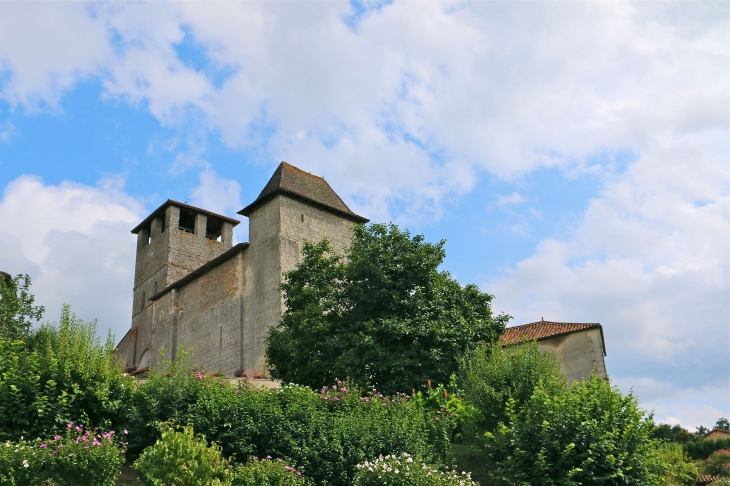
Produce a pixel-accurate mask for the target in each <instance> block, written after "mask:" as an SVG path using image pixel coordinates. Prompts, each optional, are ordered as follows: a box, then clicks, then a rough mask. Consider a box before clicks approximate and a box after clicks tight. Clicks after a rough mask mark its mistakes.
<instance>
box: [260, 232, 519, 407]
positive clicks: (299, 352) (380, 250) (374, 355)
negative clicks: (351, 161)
mask: <svg viewBox="0 0 730 486" xmlns="http://www.w3.org/2000/svg"><path fill="white" fill-rule="evenodd" d="M444 243H445V242H444V241H440V242H439V243H437V244H432V243H427V242H425V241H424V238H423V236H422V235H417V236H414V237H411V235H410V233H409V232H408V231H401V230H399V229H398V227H397V226H395V225H393V224H391V225H382V224H373V225H370V226H358V227H356V228H355V230H354V232H353V237H352V243H351V246H350V248H349V249H348V250H347V251H346V255H345V257H344V258H342V257H340V256H339V255H337V254H335V253H334V252H333V251H332V248H331V246H330V243H329V242H328V241H326V240H324V241H321V242H319V243H316V244H313V243H305V244H304V249H303V260H302V263H301V264H299V265H298V266H297V268H296V269H295V270H292V271H290V272H288V273H286V274H285V282H284V284H282V286H281V288H282V290H283V292H284V299H285V302H286V306H287V310H286V312H285V313H284V315H283V317H282V320H281V323H280V325H279V326H278V327H272V328H270V330H269V334H268V336H267V340H266V354H267V361H268V363H269V365H270V366H271V368H272V376H274V377H275V378H279V379H282V380H284V381H287V382H293V383H300V384H304V385H309V386H315V387H318V386H322V385H326V384H331V383H332V382H333V381H334V379H335V378H340V379H348V380H350V381H351V382H354V383H356V384H358V385H360V386H363V387H364V386H374V387H376V388H377V389H378V390H379V391H381V392H383V393H394V392H396V391H399V392H410V391H411V389H412V388H417V389H418V388H423V387H425V386H426V384H427V381H428V380H432V381H433V382H437V383H444V382H447V381H448V378H449V376H450V375H451V374H452V373H454V372H456V371H457V369H458V363H459V359H460V357H461V356H462V355H463V353H464V352H465V351H468V350H470V349H472V348H473V347H474V346H476V345H478V344H480V343H485V342H487V343H491V342H496V340H497V339H498V338H499V335H500V334H501V333H502V331H503V330H504V327H505V324H506V323H507V321H508V320H509V318H510V317H509V316H507V315H503V314H500V315H499V316H493V315H492V311H491V308H490V302H491V300H492V296H491V295H489V294H485V293H482V292H481V291H480V290H479V288H478V287H477V286H476V285H467V286H465V287H462V286H461V285H459V283H458V282H457V281H456V280H454V278H452V277H451V275H449V273H448V272H440V271H438V267H439V265H440V264H441V262H442V261H443V259H444V256H445V252H444V248H443V247H444Z"/></svg>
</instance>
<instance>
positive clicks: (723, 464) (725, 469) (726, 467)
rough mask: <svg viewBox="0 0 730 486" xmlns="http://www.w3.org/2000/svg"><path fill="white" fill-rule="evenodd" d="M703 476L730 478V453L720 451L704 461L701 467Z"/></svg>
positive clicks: (724, 450) (723, 450)
mask: <svg viewBox="0 0 730 486" xmlns="http://www.w3.org/2000/svg"><path fill="white" fill-rule="evenodd" d="M700 469H701V470H702V474H707V475H710V476H718V477H721V478H730V451H728V450H726V449H719V450H716V451H715V452H713V453H712V455H710V457H708V458H707V459H705V460H704V461H702V463H701V465H700Z"/></svg>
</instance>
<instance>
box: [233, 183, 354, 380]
mask: <svg viewBox="0 0 730 486" xmlns="http://www.w3.org/2000/svg"><path fill="white" fill-rule="evenodd" d="M354 226H355V223H353V222H351V221H348V220H346V219H344V218H342V217H340V216H337V215H334V214H331V213H329V212H326V211H323V210H321V209H318V208H316V207H314V206H311V205H309V204H305V203H302V202H300V201H297V200H294V199H291V198H289V197H286V196H283V195H278V196H276V197H274V198H273V199H272V200H271V201H269V202H268V203H266V204H265V205H263V206H261V207H260V208H258V209H256V210H255V211H254V212H253V213H251V215H250V216H249V241H250V244H251V246H250V256H249V264H248V266H247V268H246V277H247V282H248V286H249V288H247V289H246V292H245V296H244V309H246V312H245V316H244V321H245V336H244V338H245V349H244V369H245V370H246V371H248V372H250V373H264V372H265V371H266V369H265V361H264V360H265V357H264V355H265V346H264V338H265V336H266V333H267V330H268V328H269V327H270V326H275V325H277V324H278V323H279V321H280V320H281V315H282V313H283V312H284V299H283V297H282V295H281V292H280V291H279V285H280V284H281V283H282V281H283V278H282V273H283V272H287V271H289V270H293V269H294V268H295V267H296V264H298V263H299V262H301V250H302V246H303V242H304V240H308V241H311V242H319V241H321V240H322V239H324V238H327V239H329V240H330V241H332V245H333V248H334V249H335V250H336V251H338V252H340V253H342V252H344V249H345V248H346V247H347V246H349V244H350V239H351V237H352V228H353V227H354Z"/></svg>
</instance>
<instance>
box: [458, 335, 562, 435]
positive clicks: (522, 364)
mask: <svg viewBox="0 0 730 486" xmlns="http://www.w3.org/2000/svg"><path fill="white" fill-rule="evenodd" d="M460 376H461V378H462V386H463V388H464V395H465V397H466V399H467V400H468V401H469V403H471V404H472V405H473V406H474V407H475V409H476V412H475V414H474V419H475V423H474V424H473V425H474V426H473V427H472V434H473V435H476V434H480V435H481V433H483V432H484V431H490V432H494V431H495V430H496V429H497V426H498V424H499V423H501V422H505V421H506V420H507V403H508V402H509V401H510V400H512V401H513V402H514V404H513V407H514V408H515V409H516V410H519V409H521V408H522V407H523V406H524V405H525V404H526V403H527V402H528V401H529V400H530V398H531V397H532V395H533V393H534V392H535V390H537V389H541V390H544V391H545V392H546V394H547V395H554V394H556V393H562V392H563V391H564V390H565V389H566V387H567V384H566V382H565V379H564V378H563V376H562V375H561V373H560V361H559V359H558V358H557V357H555V355H554V354H553V353H550V352H542V351H540V350H539V349H538V348H537V343H536V342H525V343H523V344H520V345H518V346H511V347H508V348H502V347H501V346H486V345H483V346H481V347H479V348H477V349H476V351H475V352H473V353H472V354H470V355H469V356H467V357H466V358H465V359H464V360H462V362H461V375H460Z"/></svg>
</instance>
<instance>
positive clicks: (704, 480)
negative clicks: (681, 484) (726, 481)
mask: <svg viewBox="0 0 730 486" xmlns="http://www.w3.org/2000/svg"><path fill="white" fill-rule="evenodd" d="M719 480H720V476H710V475H709V474H703V475H702V476H699V477H698V478H697V484H701V485H704V484H712V483H714V482H715V481H719Z"/></svg>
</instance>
